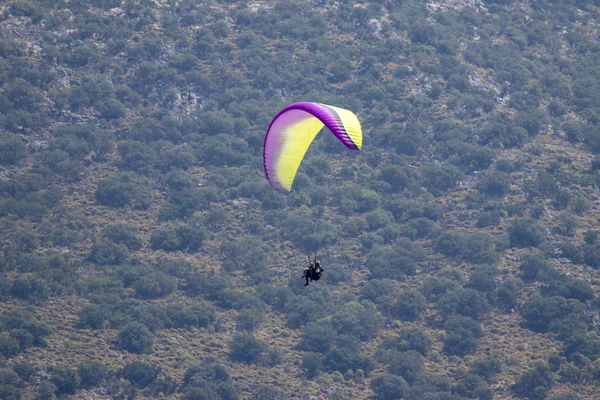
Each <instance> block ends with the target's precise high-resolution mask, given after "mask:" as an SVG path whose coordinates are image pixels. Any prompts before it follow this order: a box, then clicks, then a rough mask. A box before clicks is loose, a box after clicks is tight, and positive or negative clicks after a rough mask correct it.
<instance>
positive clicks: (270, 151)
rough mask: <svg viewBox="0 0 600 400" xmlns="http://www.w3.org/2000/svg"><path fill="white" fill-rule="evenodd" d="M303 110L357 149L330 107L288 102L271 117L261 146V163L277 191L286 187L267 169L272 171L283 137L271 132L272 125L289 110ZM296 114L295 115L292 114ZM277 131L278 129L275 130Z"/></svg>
mask: <svg viewBox="0 0 600 400" xmlns="http://www.w3.org/2000/svg"><path fill="white" fill-rule="evenodd" d="M294 110H298V111H304V112H306V113H309V114H311V115H312V116H314V117H315V118H317V119H318V120H320V121H321V122H322V123H323V124H324V125H325V126H326V127H327V128H328V129H329V130H330V131H331V132H332V133H333V134H334V135H335V136H336V137H337V138H338V139H339V140H340V141H341V142H342V143H343V144H344V145H345V146H346V147H347V148H349V149H351V150H359V148H358V146H357V145H356V144H355V143H354V142H353V141H352V139H351V138H350V136H349V135H348V132H347V131H346V128H345V127H344V124H343V122H342V119H341V117H340V116H339V115H338V113H337V112H336V111H335V110H334V109H333V108H331V107H328V106H327V105H325V104H319V103H311V102H307V101H302V102H298V103H294V104H290V105H289V106H286V107H285V108H283V109H282V110H281V111H279V113H278V114H277V115H276V116H275V118H273V120H272V121H271V124H270V125H269V128H268V129H267V134H266V136H265V141H264V146H263V165H264V169H265V175H266V177H267V180H268V181H269V183H271V186H273V188H274V189H276V190H278V191H287V189H285V188H283V187H282V186H281V185H280V184H279V183H278V182H277V180H276V179H271V177H270V176H269V171H273V169H274V165H275V162H276V159H277V157H278V150H279V146H280V144H281V140H282V139H283V138H281V137H279V136H280V132H273V127H274V124H275V123H276V121H278V120H279V119H280V118H284V117H285V116H284V114H286V113H288V112H290V111H294ZM294 114H296V115H294ZM297 115H298V114H297V113H293V114H292V115H290V117H291V118H292V119H293V120H292V121H290V122H294V121H298V118H297ZM277 131H279V130H277Z"/></svg>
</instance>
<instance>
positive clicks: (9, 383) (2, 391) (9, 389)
mask: <svg viewBox="0 0 600 400" xmlns="http://www.w3.org/2000/svg"><path fill="white" fill-rule="evenodd" d="M22 385H23V381H21V378H19V375H17V374H16V373H15V372H13V371H11V370H10V369H7V368H0V398H2V399H6V400H19V399H20V398H21V392H22Z"/></svg>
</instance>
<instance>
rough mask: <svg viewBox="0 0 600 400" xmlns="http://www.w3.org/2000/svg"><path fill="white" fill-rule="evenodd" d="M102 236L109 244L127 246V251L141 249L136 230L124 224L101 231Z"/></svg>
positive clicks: (110, 226)
mask: <svg viewBox="0 0 600 400" xmlns="http://www.w3.org/2000/svg"><path fill="white" fill-rule="evenodd" d="M102 234H103V235H104V236H105V237H106V238H107V239H108V240H110V241H111V242H114V243H116V244H123V245H125V246H127V248H128V249H129V250H139V249H140V248H141V247H142V241H141V240H140V238H139V237H138V232H137V229H135V228H133V227H131V226H128V225H125V224H114V225H109V226H107V227H106V228H104V229H103V230H102Z"/></svg>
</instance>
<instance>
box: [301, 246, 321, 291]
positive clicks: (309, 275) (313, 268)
mask: <svg viewBox="0 0 600 400" xmlns="http://www.w3.org/2000/svg"><path fill="white" fill-rule="evenodd" d="M323 271H324V270H323V267H322V266H321V261H319V260H317V255H316V254H315V259H314V260H310V261H309V262H308V268H304V274H303V275H302V278H304V279H306V283H305V284H304V286H308V282H309V280H310V281H318V280H319V279H321V275H322V274H323Z"/></svg>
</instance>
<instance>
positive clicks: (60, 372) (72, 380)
mask: <svg viewBox="0 0 600 400" xmlns="http://www.w3.org/2000/svg"><path fill="white" fill-rule="evenodd" d="M50 380H51V381H52V383H54V385H56V393H57V394H67V395H69V394H74V393H75V392H76V391H77V389H78V388H79V384H80V383H81V380H80V379H79V375H77V371H75V370H73V369H70V368H67V367H57V368H55V369H54V370H53V371H52V373H51V374H50Z"/></svg>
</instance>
